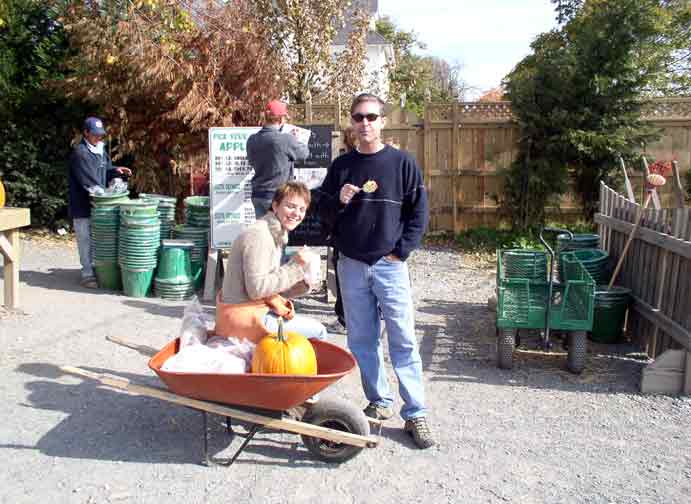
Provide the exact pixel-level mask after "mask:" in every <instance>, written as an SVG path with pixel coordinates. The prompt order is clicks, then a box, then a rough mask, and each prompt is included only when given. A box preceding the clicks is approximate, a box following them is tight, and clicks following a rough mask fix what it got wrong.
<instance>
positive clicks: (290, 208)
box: [271, 194, 307, 231]
mask: <svg viewBox="0 0 691 504" xmlns="http://www.w3.org/2000/svg"><path fill="white" fill-rule="evenodd" d="M271 208H272V209H273V211H274V213H275V214H276V218H278V221H279V222H280V223H281V226H282V227H283V229H285V230H286V231H292V230H293V229H295V228H296V227H298V224H300V223H301V222H302V219H304V218H305V212H307V202H306V201H305V199H304V198H303V197H302V196H299V195H297V194H288V195H286V197H285V198H283V200H282V201H281V202H280V203H276V202H274V203H272V204H271Z"/></svg>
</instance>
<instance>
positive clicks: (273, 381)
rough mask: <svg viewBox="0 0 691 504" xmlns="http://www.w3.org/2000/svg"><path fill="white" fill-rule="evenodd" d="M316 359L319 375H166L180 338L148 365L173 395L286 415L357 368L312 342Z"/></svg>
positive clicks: (328, 346) (337, 350) (338, 351)
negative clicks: (167, 366)
mask: <svg viewBox="0 0 691 504" xmlns="http://www.w3.org/2000/svg"><path fill="white" fill-rule="evenodd" d="M310 343H312V347H313V348H314V352H315V354H316V356H317V374H316V375H312V376H307V375H274V374H263V373H240V374H215V373H214V374H204V373H182V372H169V371H163V370H162V369H161V367H162V366H163V364H164V363H165V361H166V360H168V359H169V358H170V357H172V356H173V355H175V354H176V353H177V352H178V351H179V349H180V339H179V338H177V339H175V340H173V341H171V342H170V343H168V344H167V345H166V346H164V347H163V348H162V349H161V350H160V351H159V352H158V353H157V354H156V355H154V356H153V357H152V358H151V360H150V361H149V367H150V368H151V369H152V370H153V371H154V372H155V373H156V374H157V375H158V376H159V377H160V378H161V380H162V381H163V383H165V384H166V386H167V387H168V389H169V390H170V391H171V392H174V393H176V394H179V395H182V396H186V397H191V398H193V399H201V400H204V401H213V402H217V403H222V404H230V405H237V406H246V407H250V408H259V409H267V410H275V411H285V410H288V409H291V408H294V407H296V406H299V405H301V404H303V403H304V402H305V401H306V400H307V399H309V398H310V397H312V396H313V395H315V394H317V393H318V392H321V391H322V390H324V389H325V388H327V387H328V386H329V385H331V384H332V383H335V382H336V381H338V380H339V379H340V378H342V377H343V376H345V375H347V374H348V373H349V372H350V371H352V370H353V368H355V359H354V358H353V356H352V355H351V354H350V352H348V351H346V350H344V349H343V348H341V347H339V346H337V345H334V344H332V343H327V342H326V341H321V340H315V339H311V340H310Z"/></svg>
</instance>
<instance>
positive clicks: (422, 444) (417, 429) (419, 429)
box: [403, 417, 436, 449]
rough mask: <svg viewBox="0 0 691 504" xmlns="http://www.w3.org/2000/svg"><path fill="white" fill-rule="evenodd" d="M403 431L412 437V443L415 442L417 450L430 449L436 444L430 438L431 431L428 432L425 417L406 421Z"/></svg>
mask: <svg viewBox="0 0 691 504" xmlns="http://www.w3.org/2000/svg"><path fill="white" fill-rule="evenodd" d="M403 429H404V430H405V431H406V432H407V433H408V434H410V435H411V436H413V441H415V444H416V445H417V446H418V448H423V449H424V448H430V447H431V446H434V445H435V444H436V442H435V441H434V438H433V437H432V431H430V430H429V425H427V418H425V417H417V418H411V419H410V420H406V421H405V427H404V428H403Z"/></svg>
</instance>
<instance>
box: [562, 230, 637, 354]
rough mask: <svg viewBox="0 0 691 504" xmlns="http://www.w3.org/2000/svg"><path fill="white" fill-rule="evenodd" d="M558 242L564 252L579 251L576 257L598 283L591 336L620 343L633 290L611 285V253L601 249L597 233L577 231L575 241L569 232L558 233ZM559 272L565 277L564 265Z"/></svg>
mask: <svg viewBox="0 0 691 504" xmlns="http://www.w3.org/2000/svg"><path fill="white" fill-rule="evenodd" d="M557 243H558V250H559V251H560V252H564V251H567V250H568V251H574V252H575V255H576V258H578V260H579V261H580V262H581V264H583V266H584V267H585V269H586V270H588V272H589V273H590V276H592V277H593V280H595V283H596V284H597V287H596V289H595V303H594V313H593V330H592V331H591V335H590V337H591V339H592V340H593V341H595V342H598V343H618V342H619V341H620V340H621V334H622V328H623V326H624V320H625V319H626V310H627V309H628V307H629V303H630V302H631V290H630V289H628V288H626V287H619V286H616V285H613V286H612V287H608V285H607V284H608V283H609V275H610V271H609V254H608V253H607V252H606V251H604V250H600V249H599V248H598V247H599V245H600V237H599V236H598V235H596V234H574V235H573V240H569V237H568V235H566V234H561V235H559V236H557ZM559 273H560V278H561V268H559Z"/></svg>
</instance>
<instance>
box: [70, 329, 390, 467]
mask: <svg viewBox="0 0 691 504" xmlns="http://www.w3.org/2000/svg"><path fill="white" fill-rule="evenodd" d="M107 339H108V340H109V341H111V342H113V343H117V344H120V345H123V346H126V347H129V348H133V349H135V350H138V351H139V352H140V353H144V354H146V355H149V356H152V357H151V360H150V361H149V367H150V368H151V369H152V370H153V371H154V372H155V373H156V374H157V375H158V376H159V377H160V378H161V380H162V381H163V382H164V383H165V384H166V386H167V389H164V388H159V387H150V386H145V385H137V384H135V383H131V382H130V381H129V380H127V379H125V378H121V377H118V376H113V375H110V374H101V373H93V372H90V371H87V370H84V369H81V368H78V367H72V366H65V367H62V368H61V369H62V370H63V371H65V372H67V373H70V374H74V375H78V376H82V377H86V378H91V379H93V380H97V381H99V382H101V383H102V384H104V385H106V386H108V387H112V388H116V389H121V390H126V391H128V392H131V393H134V394H136V395H143V396H148V397H154V398H157V399H161V400H163V401H168V402H171V403H175V404H180V405H182V406H187V407H189V408H192V409H194V410H198V411H200V412H201V413H202V417H203V430H204V445H203V459H202V463H203V464H205V465H211V464H216V465H225V466H230V465H232V464H233V462H235V460H237V458H238V457H239V455H240V454H241V453H242V451H243V450H244V449H245V448H246V447H247V445H248V444H249V443H250V441H251V440H252V439H253V438H254V436H255V434H257V433H258V432H260V431H261V430H262V429H266V430H280V431H286V432H292V433H294V434H299V435H300V436H301V437H302V441H303V443H304V444H305V447H306V448H307V449H308V450H309V452H310V453H311V454H312V455H313V456H315V457H316V458H317V459H319V460H322V461H325V462H331V463H340V462H345V461H347V460H349V459H351V458H353V457H354V456H356V455H357V454H359V453H360V452H361V451H362V449H363V448H374V447H376V446H377V444H378V438H377V437H376V436H372V435H370V424H372V426H373V427H375V428H378V431H379V432H381V427H382V423H381V421H379V420H375V419H372V418H368V417H366V416H365V414H364V413H363V412H362V410H360V409H358V408H356V407H355V406H354V405H353V404H351V403H349V402H348V401H345V400H341V399H329V398H323V399H320V400H317V401H314V400H311V399H310V398H311V397H313V396H314V395H315V394H317V393H319V392H320V391H322V390H324V389H325V388H327V387H328V386H330V385H331V384H333V383H335V382H336V381H337V380H339V379H340V378H342V377H344V376H345V375H347V374H348V373H349V372H350V371H352V370H353V369H354V368H355V365H356V364H355V359H354V358H353V356H352V355H351V354H350V353H349V352H348V351H346V350H344V349H342V348H341V347H339V346H337V345H334V344H332V343H328V342H325V341H320V340H314V339H311V340H310V343H312V346H313V347H314V350H315V354H316V356H317V368H318V374H317V375H315V376H302V375H290V376H286V375H271V374H260V373H241V374H201V373H181V372H169V371H164V370H163V369H161V367H162V366H163V363H164V362H165V361H166V360H167V359H168V358H169V357H171V356H173V355H174V354H176V353H177V352H178V351H179V349H180V339H179V338H178V339H175V340H173V341H171V342H170V343H168V344H167V345H166V346H164V347H163V348H162V349H161V350H160V351H156V350H155V349H153V348H151V347H147V346H143V345H138V344H136V343H130V342H127V341H124V340H121V339H119V338H114V337H108V338H107ZM208 413H214V414H217V415H222V416H225V418H226V430H227V432H228V434H229V435H230V437H231V440H232V438H233V437H234V435H235V432H234V431H233V428H232V424H231V419H235V420H237V421H239V422H243V423H244V424H247V425H249V431H248V433H247V434H246V436H245V440H244V441H243V443H242V444H241V446H240V447H239V448H238V450H237V451H236V452H235V453H234V454H233V456H232V457H230V458H228V459H216V458H212V457H210V456H209V451H208V432H207V422H208V420H207V414H208Z"/></svg>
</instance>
